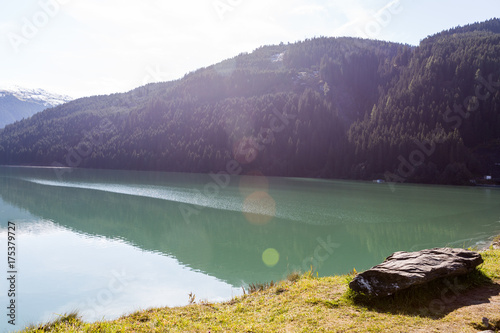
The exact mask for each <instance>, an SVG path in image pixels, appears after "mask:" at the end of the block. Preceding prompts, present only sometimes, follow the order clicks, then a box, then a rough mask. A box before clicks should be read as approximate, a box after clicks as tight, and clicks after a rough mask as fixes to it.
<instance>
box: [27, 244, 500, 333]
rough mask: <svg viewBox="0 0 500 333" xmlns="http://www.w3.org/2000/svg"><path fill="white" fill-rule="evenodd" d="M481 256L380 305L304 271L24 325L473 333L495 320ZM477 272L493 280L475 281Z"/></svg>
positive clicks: (498, 308) (495, 261) (496, 260)
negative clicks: (218, 297)
mask: <svg viewBox="0 0 500 333" xmlns="http://www.w3.org/2000/svg"><path fill="white" fill-rule="evenodd" d="M482 255H483V257H484V260H485V263H484V264H483V265H481V267H480V271H481V274H479V273H475V274H479V275H476V276H475V277H474V276H469V277H468V278H467V279H466V280H465V281H461V282H460V281H459V282H456V281H451V283H452V284H455V285H457V283H458V284H462V285H465V284H466V285H467V287H466V288H468V289H465V288H462V289H460V288H452V287H450V284H449V283H448V284H446V283H444V282H443V283H444V284H442V285H441V287H439V285H436V286H434V287H435V288H437V289H433V290H432V292H431V293H430V294H427V295H424V296H422V295H417V296H415V295H416V293H415V292H413V296H412V292H411V291H410V292H408V293H407V295H406V296H404V295H403V296H398V297H394V298H393V300H392V303H391V300H390V299H386V300H383V301H382V302H385V303H386V306H387V307H386V308H384V307H383V306H378V307H377V306H373V304H371V305H370V304H369V305H367V304H363V303H362V302H358V301H356V297H355V295H353V293H352V291H350V289H348V287H347V283H348V281H349V280H350V279H352V275H345V276H333V277H323V278H315V277H314V276H313V275H312V274H305V275H302V276H297V275H294V276H291V277H290V278H289V279H287V280H286V281H282V282H279V283H276V284H273V285H272V286H270V285H268V286H267V289H264V290H262V291H256V292H255V293H252V294H249V295H243V296H241V297H236V298H234V299H232V300H231V301H228V302H225V303H215V304H212V303H207V302H205V303H202V304H191V305H188V306H184V307H177V308H161V309H150V310H146V311H140V312H136V313H134V314H131V315H128V316H124V317H122V318H120V319H117V320H114V321H107V322H96V323H83V322H82V321H79V320H74V318H71V319H70V320H59V321H58V322H56V323H52V324H46V325H40V326H39V327H31V328H29V329H27V330H26V332H477V331H478V330H479V329H483V328H484V327H489V328H497V327H496V326H495V325H497V323H499V322H500V284H499V282H500V250H493V249H490V250H488V251H486V252H484V253H483V254H482ZM484 275H487V276H488V277H489V278H492V279H493V280H495V281H496V283H492V282H491V281H490V282H489V283H484V280H483V282H482V283H481V279H484ZM464 283H465V284H464ZM478 284H480V285H478ZM439 288H441V289H439ZM446 288H448V289H446ZM429 296H432V297H429ZM483 317H487V318H488V325H490V326H485V325H484V323H483Z"/></svg>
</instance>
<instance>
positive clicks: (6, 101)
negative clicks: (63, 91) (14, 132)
mask: <svg viewBox="0 0 500 333" xmlns="http://www.w3.org/2000/svg"><path fill="white" fill-rule="evenodd" d="M71 100H72V98H71V97H69V96H66V95H60V94H54V93H50V92H47V91H45V90H43V89H28V88H22V87H20V86H2V87H0V128H2V127H4V126H5V125H8V124H11V123H14V122H16V121H19V120H21V119H23V118H28V117H31V116H32V115H33V114H35V113H37V112H40V111H43V110H45V109H46V108H49V107H55V106H58V105H61V104H64V103H66V102H69V101H71Z"/></svg>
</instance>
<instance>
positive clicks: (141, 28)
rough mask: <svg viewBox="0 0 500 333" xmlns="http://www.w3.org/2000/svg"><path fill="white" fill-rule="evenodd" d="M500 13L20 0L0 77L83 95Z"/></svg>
mask: <svg viewBox="0 0 500 333" xmlns="http://www.w3.org/2000/svg"><path fill="white" fill-rule="evenodd" d="M493 17H500V5H499V3H498V0H476V1H474V2H473V1H470V0H469V1H465V0H433V1H430V0H343V1H339V0H324V1H320V0H308V1H305V0H275V1H273V0H184V1H180V0H178V1H170V0H168V1H167V0H15V1H3V3H2V9H1V11H0V43H1V45H0V52H1V60H2V61H1V63H0V86H2V85H3V86H5V85H20V86H24V87H28V88H44V89H46V90H49V91H51V92H56V93H63V94H68V95H70V96H72V97H82V96H89V95H96V94H109V93H113V92H123V91H128V90H130V89H133V88H135V87H138V86H141V85H143V84H145V83H148V82H158V81H168V80H173V79H177V78H180V77H182V76H183V75H184V74H186V73H187V72H190V71H193V70H196V69H198V68H200V67H204V66H208V65H211V64H214V63H217V62H219V61H221V60H224V59H227V58H230V57H233V56H235V55H237V54H239V53H241V52H251V51H252V50H254V49H255V48H257V47H259V46H261V45H267V44H278V43H280V42H284V43H287V42H295V41H298V40H303V39H305V38H310V37H315V36H358V37H365V38H376V39H382V40H389V41H394V42H402V43H409V44H414V45H416V44H418V43H419V41H420V40H421V39H423V38H425V37H426V36H428V35H430V34H434V33H436V32H439V31H441V30H443V29H448V28H451V27H454V26H457V25H464V24H467V23H473V22H475V21H484V20H487V19H490V18H493Z"/></svg>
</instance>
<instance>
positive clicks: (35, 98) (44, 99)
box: [0, 86, 73, 107]
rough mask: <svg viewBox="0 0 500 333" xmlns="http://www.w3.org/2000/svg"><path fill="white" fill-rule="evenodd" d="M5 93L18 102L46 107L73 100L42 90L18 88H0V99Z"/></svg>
mask: <svg viewBox="0 0 500 333" xmlns="http://www.w3.org/2000/svg"><path fill="white" fill-rule="evenodd" d="M6 93H8V94H12V95H13V96H14V97H16V98H17V99H19V100H22V101H26V102H32V103H36V104H42V105H43V106H46V107H54V106H57V105H60V104H64V103H66V102H69V101H71V100H73V98H71V97H69V96H66V95H60V94H53V93H49V92H47V91H45V90H43V89H30V88H22V87H19V86H2V87H0V97H2V96H3V95H5V94H6Z"/></svg>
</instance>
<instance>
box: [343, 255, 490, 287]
mask: <svg viewBox="0 0 500 333" xmlns="http://www.w3.org/2000/svg"><path fill="white" fill-rule="evenodd" d="M482 262H483V258H481V255H480V254H479V253H477V252H473V251H468V250H463V249H451V248H435V249H430V250H422V251H417V252H403V251H400V252H395V253H393V254H392V255H391V256H389V257H387V259H385V261H384V262H383V263H381V264H379V265H377V266H374V267H372V268H370V269H369V270H367V271H365V272H363V273H360V274H358V275H356V277H355V278H354V279H353V280H352V281H351V282H350V283H349V287H350V288H351V289H352V290H354V291H357V292H362V293H365V294H368V295H373V296H388V295H392V294H394V293H395V292H397V291H399V290H402V289H406V288H409V287H411V286H414V285H419V284H424V283H428V282H430V281H432V280H435V279H438V278H444V277H451V276H457V275H463V274H467V273H469V272H471V271H473V270H474V269H475V268H476V266H478V265H480V264H481V263H482Z"/></svg>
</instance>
